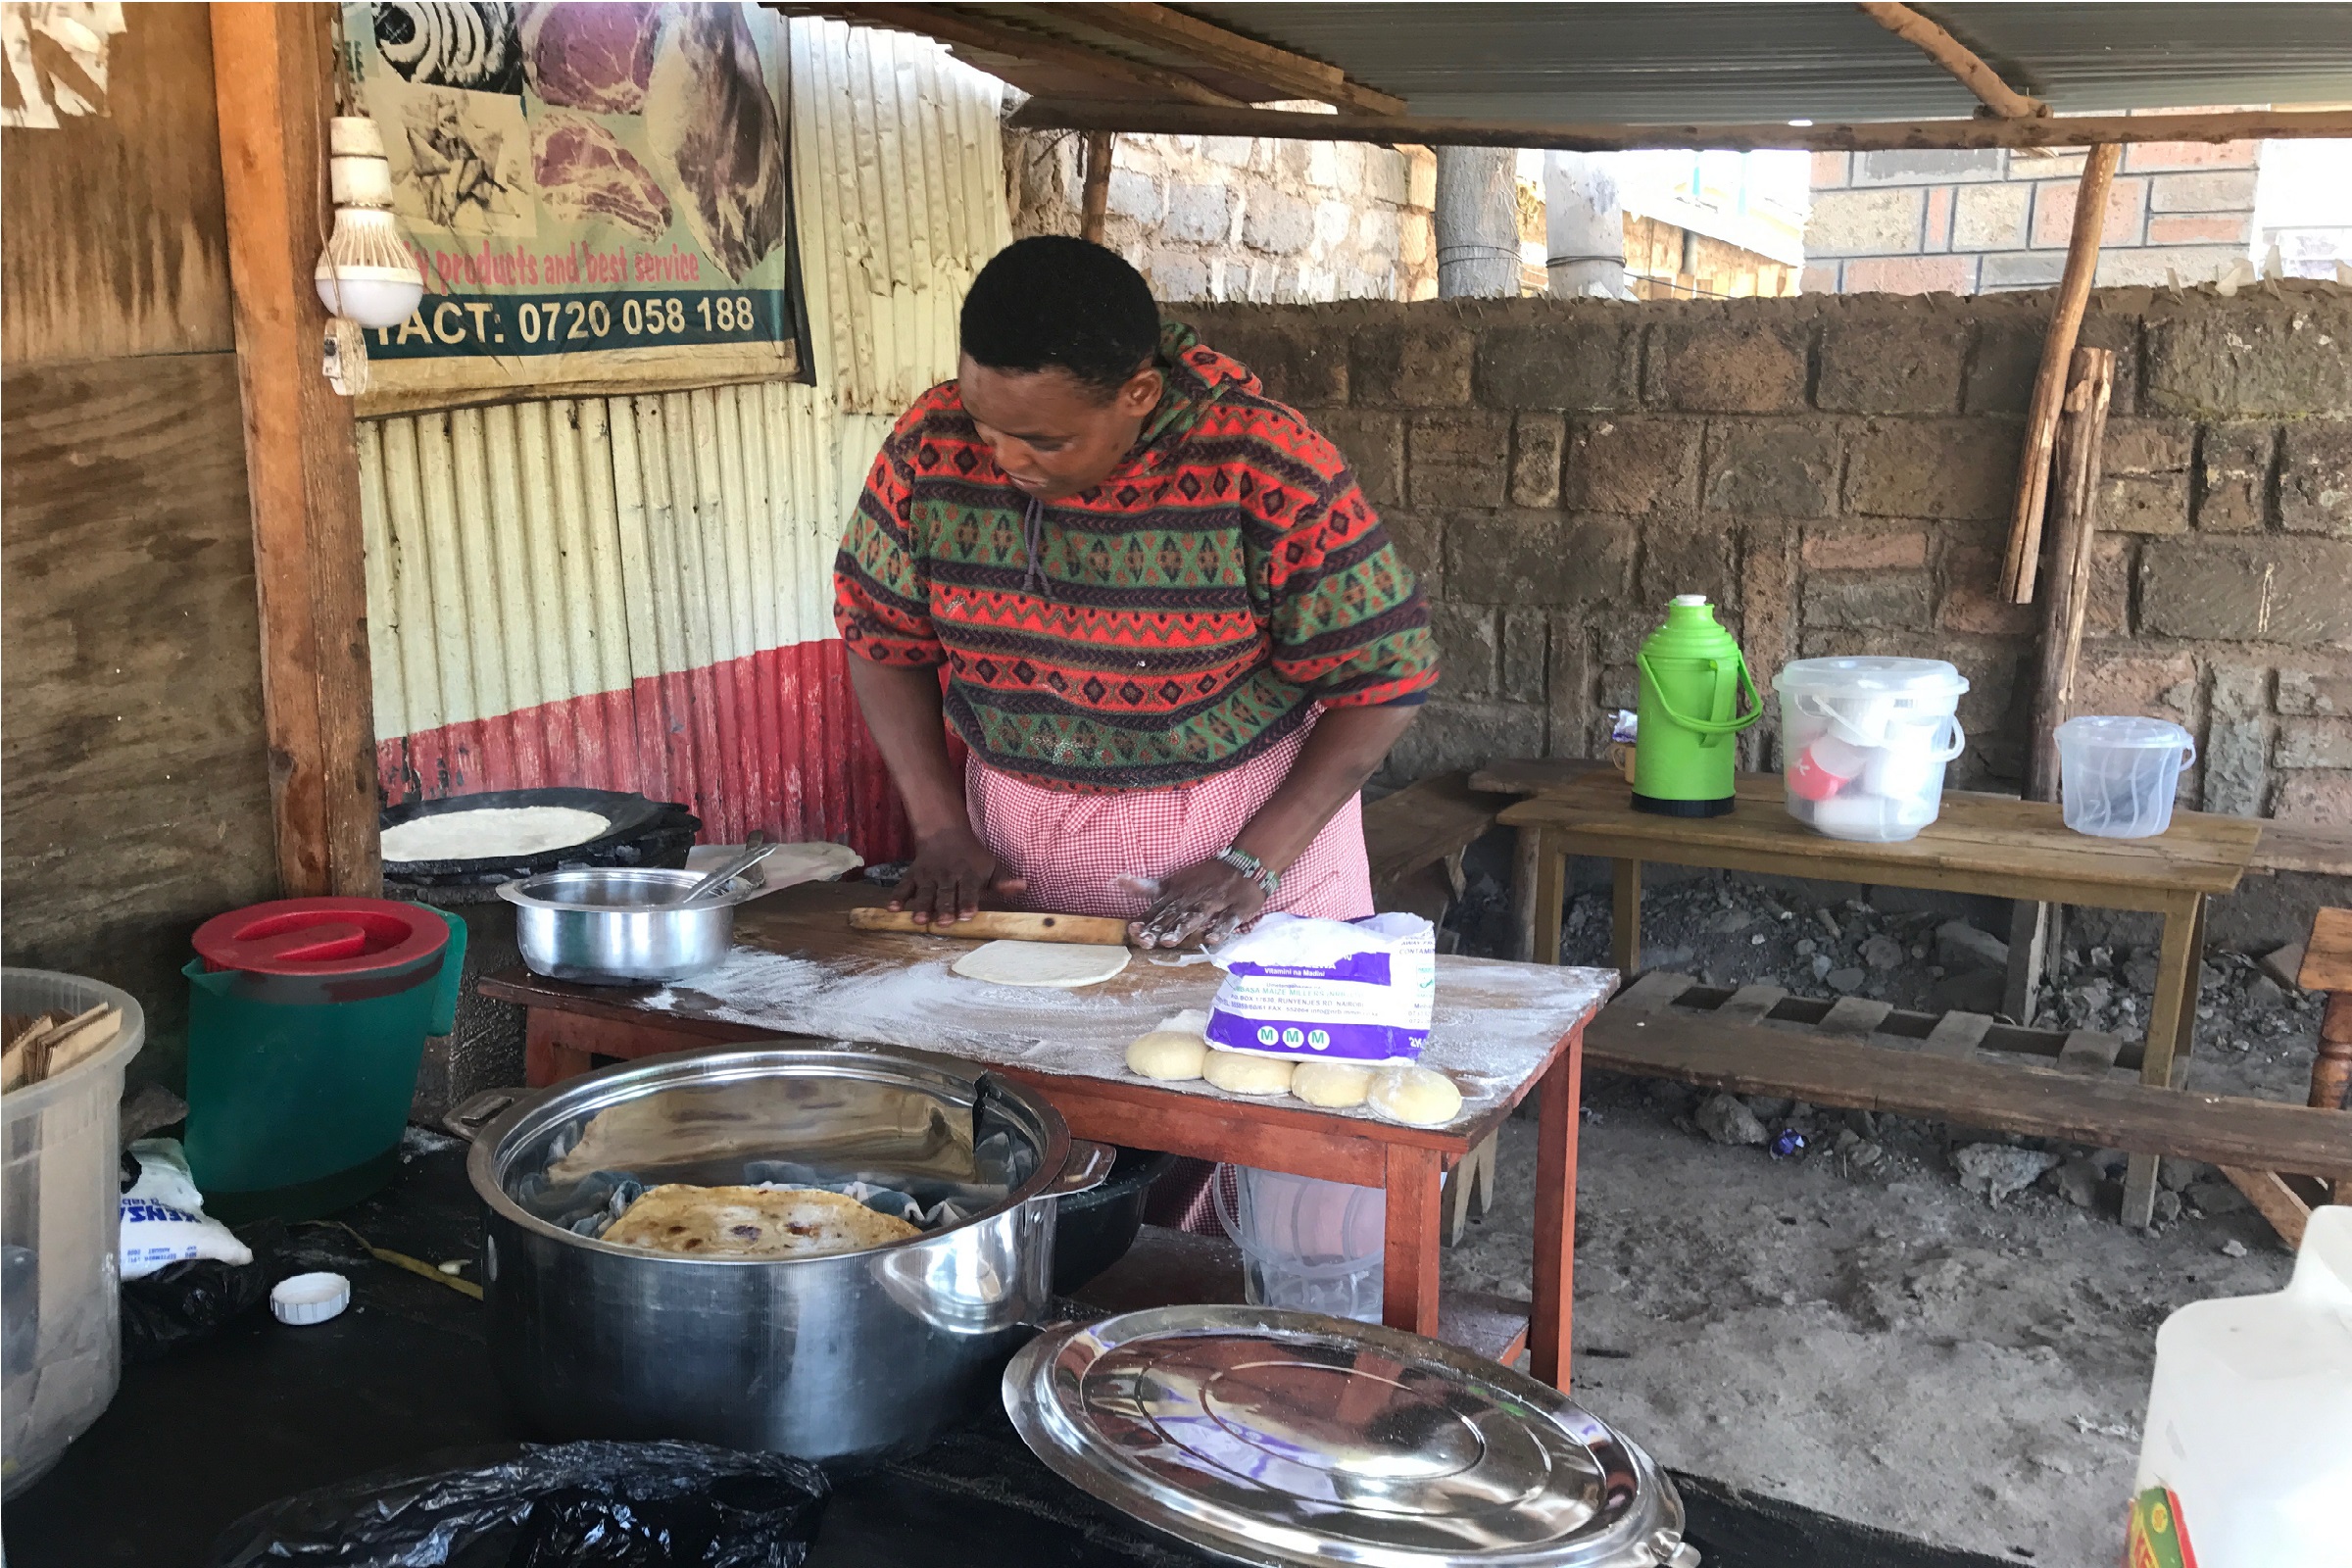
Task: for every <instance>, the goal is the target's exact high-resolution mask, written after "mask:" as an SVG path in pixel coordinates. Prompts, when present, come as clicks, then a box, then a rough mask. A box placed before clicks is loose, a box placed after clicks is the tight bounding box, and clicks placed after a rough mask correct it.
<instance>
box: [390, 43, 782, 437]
mask: <svg viewBox="0 0 2352 1568" xmlns="http://www.w3.org/2000/svg"><path fill="white" fill-rule="evenodd" d="M343 33H344V38H343V44H344V50H345V53H346V57H347V58H348V59H349V60H350V62H351V67H352V72H353V75H354V77H355V79H356V80H357V82H358V85H359V90H360V96H361V99H362V101H363V104H364V106H365V108H366V109H367V112H368V114H370V115H372V116H373V117H374V118H375V121H376V123H377V124H378V125H379V126H380V127H381V128H382V131H383V136H384V144H385V150H386V151H387V152H388V153H389V154H390V156H391V161H392V179H393V193H394V200H395V206H396V211H397V213H398V216H399V218H400V220H401V223H402V227H403V228H404V229H405V230H406V232H407V236H408V240H409V243H410V246H411V249H412V250H413V251H414V252H415V254H416V257H417V268H418V270H421V271H422V272H423V273H424V279H425V284H424V286H425V294H424V301H423V303H422V305H420V306H419V307H418V309H417V312H416V314H415V315H414V316H412V317H411V318H410V319H409V320H408V321H407V322H406V323H405V324H403V325H401V326H396V327H389V328H383V329H380V330H372V331H370V332H368V357H369V359H370V361H371V362H372V363H373V367H374V377H373V380H374V385H373V388H372V389H371V390H370V391H369V393H368V395H367V396H366V397H365V398H364V399H363V400H362V402H363V405H364V408H363V412H368V413H375V412H388V411H390V410H393V409H400V408H418V407H429V406H433V405H435V404H446V403H460V402H468V401H481V400H483V399H484V398H487V397H495V396H502V395H504V396H512V395H514V394H515V393H519V392H533V393H538V394H541V395H561V394H566V393H596V392H615V391H617V392H626V391H632V390H641V389H646V388H651V387H660V386H666V387H676V386H682V385H705V384H710V383H713V382H719V381H726V380H745V379H755V378H757V379H768V378H775V377H792V376H796V375H800V374H802V373H803V369H804V366H803V360H802V355H801V351H800V344H801V342H802V341H803V339H804V337H805V326H804V324H803V320H802V309H801V302H800V299H799V289H798V286H797V283H798V279H797V274H796V270H795V265H794V258H793V255H792V249H793V247H792V243H791V238H792V224H791V217H790V206H789V190H790V177H789V165H788V163H787V159H786V143H785V136H786V126H787V125H788V123H789V115H788V107H789V100H788V97H787V92H788V82H787V74H786V66H785V60H786V52H785V39H784V25H783V22H782V20H781V19H780V18H779V17H778V16H777V15H776V14H775V13H773V12H770V11H765V10H762V9H760V7H758V6H756V5H751V4H737V3H732V0H729V3H719V4H693V3H666V4H654V3H645V0H571V3H556V4H522V5H510V4H495V3H488V0H456V3H429V0H428V3H400V4H374V5H369V4H357V3H351V4H346V5H345V6H344V7H343Z"/></svg>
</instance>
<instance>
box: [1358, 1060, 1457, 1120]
mask: <svg viewBox="0 0 2352 1568" xmlns="http://www.w3.org/2000/svg"><path fill="white" fill-rule="evenodd" d="M1367 1098H1368V1102H1369V1103H1370V1104H1371V1106H1372V1108H1373V1109H1374V1110H1375V1111H1377V1112H1379V1113H1380V1114H1381V1115H1383V1116H1386V1117H1387V1118H1388V1119H1389V1120H1391V1121H1400V1122H1402V1123H1404V1124H1405V1125H1406V1126H1407V1127H1442V1126H1444V1125H1445V1124H1446V1122H1449V1121H1451V1120H1453V1118H1454V1117H1456V1116H1458V1115H1460V1114H1461V1110H1462V1092H1461V1091H1460V1090H1459V1089H1456V1088H1454V1087H1453V1080H1452V1079H1450V1078H1448V1077H1446V1075H1445V1074H1444V1073H1442V1072H1433V1071H1431V1070H1430V1069H1429V1068H1427V1067H1421V1066H1400V1067H1384V1068H1382V1069H1381V1070H1380V1071H1379V1072H1378V1073H1377V1074H1375V1075H1374V1076H1373V1079H1372V1093H1371V1094H1370V1096H1369V1097H1367Z"/></svg>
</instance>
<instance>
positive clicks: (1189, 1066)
mask: <svg viewBox="0 0 2352 1568" xmlns="http://www.w3.org/2000/svg"><path fill="white" fill-rule="evenodd" d="M1207 1054H1208V1042H1207V1041H1206V1040H1203V1039H1201V1036H1199V1035H1197V1034H1186V1033H1184V1032H1183V1031H1182V1030H1178V1029H1154V1030H1152V1032H1151V1033H1150V1034H1148V1035H1141V1036H1138V1037H1137V1039H1136V1042H1135V1044H1133V1045H1131V1046H1129V1047H1128V1048H1127V1070H1128V1071H1129V1072H1140V1073H1142V1074H1143V1075H1144V1076H1145V1077H1147V1078H1160V1079H1166V1080H1169V1081H1171V1082H1172V1081H1174V1080H1176V1079H1179V1078H1198V1077H1200V1076H1201V1065H1202V1058H1203V1057H1205V1056H1207Z"/></svg>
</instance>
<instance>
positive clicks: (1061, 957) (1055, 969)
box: [953, 940, 1127, 990]
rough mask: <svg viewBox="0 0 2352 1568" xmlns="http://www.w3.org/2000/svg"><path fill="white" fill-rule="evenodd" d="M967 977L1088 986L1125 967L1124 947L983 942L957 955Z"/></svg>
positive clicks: (1004, 983)
mask: <svg viewBox="0 0 2352 1568" xmlns="http://www.w3.org/2000/svg"><path fill="white" fill-rule="evenodd" d="M953 967H954V969H955V970H956V973H957V974H959V975H962V976H963V977H964V978H965V979H967V980H986V981H989V982H990V983H991V984H994V985H1000V986H1060V987H1062V988H1064V989H1065V990H1066V989H1068V988H1071V987H1074V986H1091V985H1094V984H1096V983H1097V982H1098V981H1103V980H1107V979H1109V978H1110V977H1111V976H1112V975H1114V974H1117V973H1118V972H1119V971H1120V970H1121V969H1124V968H1126V967H1127V950H1126V949H1125V948H1114V947H1107V946H1104V947H1098V946H1096V945H1094V944H1092V943H1085V942H1014V941H1010V940H999V941H996V942H983V943H981V944H980V946H978V947H976V948H974V949H973V950H972V951H971V952H969V953H967V954H965V955H964V956H962V957H960V958H957V959H956V962H955V964H954V965H953Z"/></svg>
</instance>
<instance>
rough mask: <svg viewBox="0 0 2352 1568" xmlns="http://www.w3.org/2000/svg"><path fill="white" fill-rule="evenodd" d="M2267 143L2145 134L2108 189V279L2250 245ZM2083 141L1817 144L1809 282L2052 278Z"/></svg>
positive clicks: (1852, 287)
mask: <svg viewBox="0 0 2352 1568" xmlns="http://www.w3.org/2000/svg"><path fill="white" fill-rule="evenodd" d="M2260 146H2261V144H2260V143H2259V142H2252V141H2233V142H2224V143H2220V144H2218V145H2207V144H2204V143H2197V142H2139V143H2134V144H2133V145H2131V146H2128V147H2126V148H2125V149H2124V157H2123V163H2122V165H2121V167H2120V168H2119V169H2118V170H2117V172H2116V177H2115V183H2114V185H2113V186H2112V187H2111V188H2110V190H2109V192H2108V197H2107V221H2106V225H2105V227H2104V229H2103V230H2102V231H2101V234H2100V241H2099V245H2100V249H2099V270H2098V282H2099V284H2100V285H2101V286H2102V287H2112V286H2118V285H2129V284H2145V285H2149V286H2159V285H2163V284H2166V283H2168V282H2169V281H2170V277H2168V272H2169V274H2171V276H2177V277H2178V278H2179V279H2180V282H2182V283H2207V282H2212V281H2214V280H2215V279H2217V278H2219V277H2220V276H2221V275H2222V274H2223V273H2224V272H2225V271H2227V270H2229V265H2230V263H2232V262H2235V261H2242V260H2244V259H2245V258H2246V256H2247V254H2248V250H2249V247H2250V246H2251V243H2252V240H2253V234H2254V181H2255V175H2256V169H2255V163H2256V159H2257V157H2258V155H2259V151H2260ZM2082 159H2083V155H2082V153H2081V152H2071V153H2065V154H2061V155H2057V156H2051V157H2029V156H2027V155H2025V154H2023V153H2017V152H2011V151H2008V150H2006V149H2000V148H1994V149H1989V150H1985V151H1980V152H1882V153H1816V154H1814V156H1813V212H1812V216H1811V218H1810V219H1809V220H1808V221H1807V222H1806V224H1805V262H1806V266H1805V272H1804V291H1805V292H1806V293H1808V294H1862V293H1869V292H1874V291H1884V292H1887V293H1890V294H1927V293H1949V294H1975V293H1979V292H1983V293H1987V294H1990V293H1996V292H1998V291H2000V290H2003V289H2019V288H2046V287H2048V286H2049V285H2051V284H2053V283H2055V282H2057V281H2058V274H2059V272H2060V271H2062V270H2064V269H2065V266H2066V241H2067V236H2068V233H2069V231H2070V229H2071V228H2072V227H2073V225H2074V221H2075V188H2076V181H2077V180H2078V179H2080V178H2081V177H2082Z"/></svg>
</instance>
